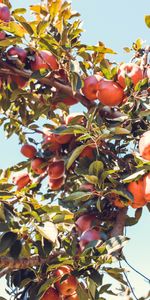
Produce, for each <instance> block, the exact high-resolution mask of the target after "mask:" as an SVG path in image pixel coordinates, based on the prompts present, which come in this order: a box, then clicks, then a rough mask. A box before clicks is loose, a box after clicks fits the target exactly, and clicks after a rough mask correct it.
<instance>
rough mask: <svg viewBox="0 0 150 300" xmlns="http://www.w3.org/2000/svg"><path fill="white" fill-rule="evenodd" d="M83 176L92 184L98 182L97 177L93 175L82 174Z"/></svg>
mask: <svg viewBox="0 0 150 300" xmlns="http://www.w3.org/2000/svg"><path fill="white" fill-rule="evenodd" d="M83 176H84V178H85V179H86V180H87V181H88V182H90V183H92V184H97V183H98V177H97V176H95V175H83Z"/></svg>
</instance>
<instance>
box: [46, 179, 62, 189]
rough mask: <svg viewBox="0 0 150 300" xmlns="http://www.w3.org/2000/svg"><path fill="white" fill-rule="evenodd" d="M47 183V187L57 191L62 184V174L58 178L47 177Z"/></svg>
mask: <svg viewBox="0 0 150 300" xmlns="http://www.w3.org/2000/svg"><path fill="white" fill-rule="evenodd" d="M48 184H49V187H50V189H51V190H52V191H57V190H59V189H60V188H61V187H62V186H63V184H64V176H63V177H60V178H58V179H51V178H50V177H49V178H48Z"/></svg>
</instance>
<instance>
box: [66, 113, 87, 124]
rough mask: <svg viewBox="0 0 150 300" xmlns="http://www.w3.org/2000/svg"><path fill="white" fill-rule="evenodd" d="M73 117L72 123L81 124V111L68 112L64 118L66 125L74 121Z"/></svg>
mask: <svg viewBox="0 0 150 300" xmlns="http://www.w3.org/2000/svg"><path fill="white" fill-rule="evenodd" d="M74 119H75V123H73V124H81V123H82V121H83V120H84V115H83V114H82V113H72V114H69V115H68V116H66V118H65V123H66V125H71V124H70V123H72V121H74Z"/></svg>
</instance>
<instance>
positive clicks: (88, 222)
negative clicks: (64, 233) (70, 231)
mask: <svg viewBox="0 0 150 300" xmlns="http://www.w3.org/2000/svg"><path fill="white" fill-rule="evenodd" d="M96 221H97V219H96V215H95V214H93V215H92V214H85V215H83V216H81V217H79V218H78V219H77V220H76V222H75V225H76V229H77V231H78V232H79V233H82V232H84V231H87V230H89V229H90V228H91V227H92V225H95V222H96Z"/></svg>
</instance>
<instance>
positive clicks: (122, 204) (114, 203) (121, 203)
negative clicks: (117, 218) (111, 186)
mask: <svg viewBox="0 0 150 300" xmlns="http://www.w3.org/2000/svg"><path fill="white" fill-rule="evenodd" d="M112 204H113V205H114V206H116V207H118V208H124V207H125V206H126V205H125V204H124V203H123V202H121V201H120V199H119V198H116V199H115V200H114V201H113V202H112Z"/></svg>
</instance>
